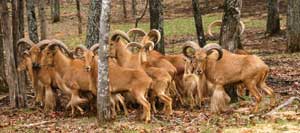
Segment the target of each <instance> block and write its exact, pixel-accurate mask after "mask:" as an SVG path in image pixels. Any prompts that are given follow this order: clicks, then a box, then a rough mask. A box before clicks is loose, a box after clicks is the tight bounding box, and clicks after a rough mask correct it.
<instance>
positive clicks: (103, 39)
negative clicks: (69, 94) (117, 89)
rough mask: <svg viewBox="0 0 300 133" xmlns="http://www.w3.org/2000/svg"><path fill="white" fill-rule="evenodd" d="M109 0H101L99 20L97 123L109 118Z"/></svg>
mask: <svg viewBox="0 0 300 133" xmlns="http://www.w3.org/2000/svg"><path fill="white" fill-rule="evenodd" d="M110 8H111V1H110V0H102V10H101V19H100V20H101V21H100V34H99V36H100V40H99V44H101V46H100V47H99V51H98V55H99V60H98V62H99V65H98V81H99V82H98V92H97V118H98V123H99V124H100V125H101V123H103V122H106V121H107V120H110V117H111V112H110V100H109V98H110V92H109V87H108V86H109V78H108V74H109V73H108V45H109V42H108V41H109V31H110V24H109V22H110Z"/></svg>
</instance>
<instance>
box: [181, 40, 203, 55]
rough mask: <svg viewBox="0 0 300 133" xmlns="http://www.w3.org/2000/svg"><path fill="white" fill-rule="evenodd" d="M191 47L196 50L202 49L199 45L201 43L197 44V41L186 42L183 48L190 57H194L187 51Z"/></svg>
mask: <svg viewBox="0 0 300 133" xmlns="http://www.w3.org/2000/svg"><path fill="white" fill-rule="evenodd" d="M189 48H192V49H194V50H197V49H200V47H199V45H197V43H195V42H193V41H187V42H186V44H185V45H184V46H183V48H182V53H183V55H184V56H186V57H188V58H192V56H190V55H189V54H188V51H187V50H188V49H189Z"/></svg>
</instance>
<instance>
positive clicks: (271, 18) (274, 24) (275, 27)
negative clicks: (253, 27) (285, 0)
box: [266, 0, 280, 35]
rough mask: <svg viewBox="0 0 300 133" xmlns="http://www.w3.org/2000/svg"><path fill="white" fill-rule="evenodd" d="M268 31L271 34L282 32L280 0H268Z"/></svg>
mask: <svg viewBox="0 0 300 133" xmlns="http://www.w3.org/2000/svg"><path fill="white" fill-rule="evenodd" d="M266 32H267V33H268V34H270V35H272V34H276V33H279V32H280V20H279V6H278V0H268V19H267V31H266Z"/></svg>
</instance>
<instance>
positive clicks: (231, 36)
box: [220, 0, 242, 51]
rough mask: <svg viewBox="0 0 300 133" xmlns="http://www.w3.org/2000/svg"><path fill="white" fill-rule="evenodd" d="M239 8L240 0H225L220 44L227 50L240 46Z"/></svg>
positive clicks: (240, 5) (240, 6)
mask: <svg viewBox="0 0 300 133" xmlns="http://www.w3.org/2000/svg"><path fill="white" fill-rule="evenodd" d="M241 8H242V0H225V3H224V12H225V13H224V16H223V20H222V21H223V22H222V27H221V35H220V45H221V46H222V47H223V48H225V49H227V50H229V51H234V50H235V49H237V48H242V45H241V39H240V28H239V22H240V15H241Z"/></svg>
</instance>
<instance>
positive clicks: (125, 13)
mask: <svg viewBox="0 0 300 133" xmlns="http://www.w3.org/2000/svg"><path fill="white" fill-rule="evenodd" d="M122 5H123V14H124V18H127V9H126V1H125V0H122Z"/></svg>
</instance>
